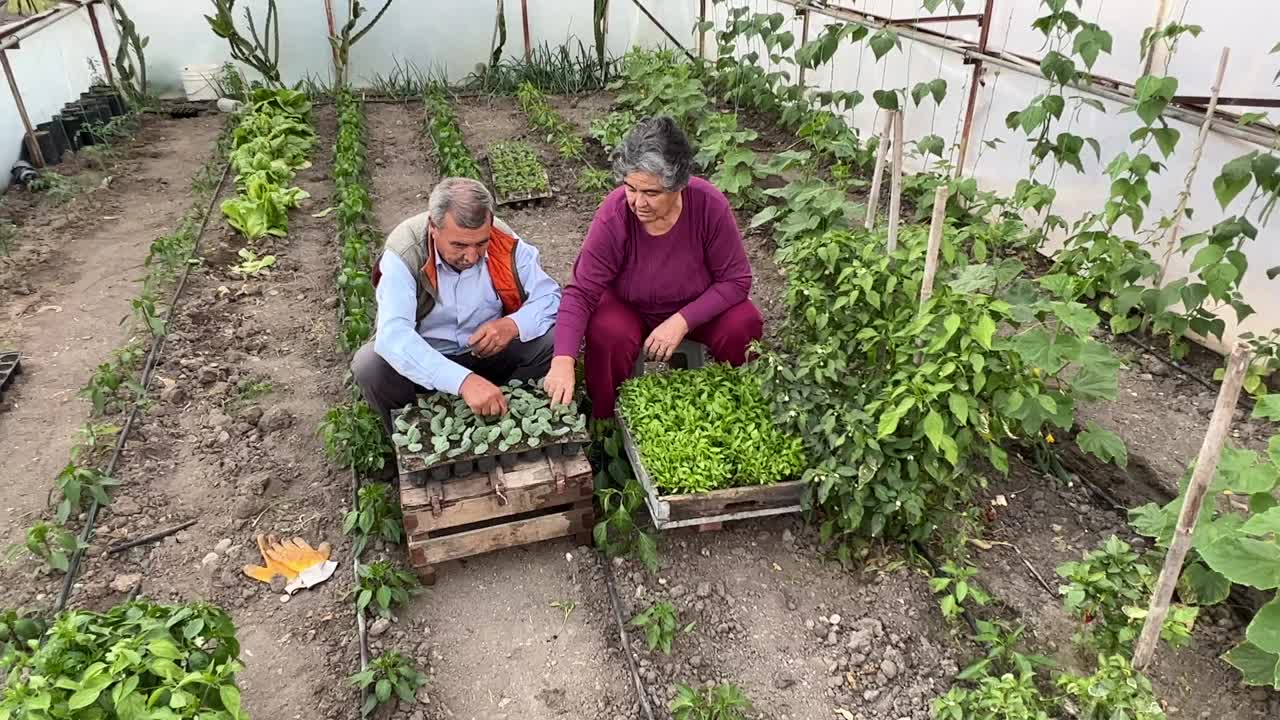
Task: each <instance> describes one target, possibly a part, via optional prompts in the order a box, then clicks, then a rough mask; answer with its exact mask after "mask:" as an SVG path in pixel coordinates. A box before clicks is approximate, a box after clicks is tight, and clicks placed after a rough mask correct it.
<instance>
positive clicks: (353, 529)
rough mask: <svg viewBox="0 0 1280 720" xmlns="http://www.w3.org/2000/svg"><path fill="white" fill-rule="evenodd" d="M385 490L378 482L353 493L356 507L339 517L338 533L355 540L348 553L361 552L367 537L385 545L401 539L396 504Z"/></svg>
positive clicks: (397, 503)
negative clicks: (340, 520)
mask: <svg viewBox="0 0 1280 720" xmlns="http://www.w3.org/2000/svg"><path fill="white" fill-rule="evenodd" d="M389 487H390V486H388V485H386V484H385V483H380V482H372V483H367V484H365V485H363V486H361V488H360V490H359V491H357V492H356V506H355V507H354V508H352V509H351V510H349V511H348V512H347V514H346V515H345V516H344V517H343V518H342V532H343V533H345V534H347V535H351V536H353V537H354V538H355V540H354V543H353V548H352V550H353V552H354V553H355V554H356V555H357V556H359V555H360V553H362V552H364V548H365V546H366V545H368V543H369V538H371V537H380V538H382V539H383V540H385V541H387V542H389V543H399V542H400V540H401V539H402V538H403V537H404V526H403V525H401V523H400V503H399V502H398V501H396V500H395V499H393V498H392V497H389V492H390V490H389Z"/></svg>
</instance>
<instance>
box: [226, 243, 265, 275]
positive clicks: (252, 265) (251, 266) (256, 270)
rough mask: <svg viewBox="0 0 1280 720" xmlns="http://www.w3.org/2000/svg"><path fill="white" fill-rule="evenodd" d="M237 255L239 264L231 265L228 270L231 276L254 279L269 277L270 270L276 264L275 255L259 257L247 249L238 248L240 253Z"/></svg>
mask: <svg viewBox="0 0 1280 720" xmlns="http://www.w3.org/2000/svg"><path fill="white" fill-rule="evenodd" d="M237 255H239V256H240V260H241V262H240V263H239V264H237V265H232V266H231V267H230V268H228V269H229V270H230V271H231V273H232V274H234V275H240V276H242V277H255V278H256V277H263V276H266V275H270V274H271V273H270V268H272V267H274V266H275V264H276V256H275V255H263V256H261V257H259V256H258V254H257V253H255V252H254V251H252V250H250V249H249V248H240V252H239V253H237Z"/></svg>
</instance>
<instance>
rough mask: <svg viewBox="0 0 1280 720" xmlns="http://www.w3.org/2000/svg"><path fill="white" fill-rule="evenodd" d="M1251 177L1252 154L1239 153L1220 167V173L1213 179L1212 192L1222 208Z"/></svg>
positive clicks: (1224, 207) (1237, 193) (1240, 190)
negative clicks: (1238, 155) (1239, 154)
mask: <svg viewBox="0 0 1280 720" xmlns="http://www.w3.org/2000/svg"><path fill="white" fill-rule="evenodd" d="M1252 178H1253V154H1252V153H1250V154H1248V155H1241V156H1240V157H1238V158H1236V159H1234V160H1232V161H1231V162H1229V163H1227V164H1226V165H1224V166H1223V167H1222V173H1221V174H1220V175H1218V177H1216V178H1214V181H1213V193H1214V195H1216V196H1217V198H1218V204H1219V205H1221V206H1222V209H1223V210H1226V209H1227V206H1228V205H1230V204H1231V201H1232V200H1235V199H1236V196H1237V195H1239V194H1240V193H1241V192H1243V191H1244V189H1245V188H1246V187H1248V186H1249V182H1250V181H1251V180H1252Z"/></svg>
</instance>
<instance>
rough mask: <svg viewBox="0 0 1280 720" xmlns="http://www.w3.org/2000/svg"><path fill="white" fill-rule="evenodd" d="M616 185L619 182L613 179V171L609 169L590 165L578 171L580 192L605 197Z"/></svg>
mask: <svg viewBox="0 0 1280 720" xmlns="http://www.w3.org/2000/svg"><path fill="white" fill-rule="evenodd" d="M615 187H617V184H616V183H615V182H614V181H613V173H611V172H609V171H608V170H597V169H595V168H591V167H588V168H583V169H582V171H581V172H579V173H578V192H581V193H587V194H589V195H593V196H599V197H604V196H605V195H606V194H608V193H609V192H610V191H611V190H613V189H614V188H615Z"/></svg>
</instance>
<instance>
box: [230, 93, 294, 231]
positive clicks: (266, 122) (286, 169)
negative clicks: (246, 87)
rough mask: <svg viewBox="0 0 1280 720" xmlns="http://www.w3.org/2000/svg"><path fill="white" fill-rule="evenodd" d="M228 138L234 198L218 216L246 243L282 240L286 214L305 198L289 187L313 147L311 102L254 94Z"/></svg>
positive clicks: (283, 95) (291, 96)
mask: <svg viewBox="0 0 1280 720" xmlns="http://www.w3.org/2000/svg"><path fill="white" fill-rule="evenodd" d="M242 113H243V114H242V115H241V116H240V124H239V126H238V127H237V128H236V129H235V131H234V132H233V133H232V134H231V164H232V167H233V168H234V170H235V172H236V189H237V190H238V191H239V195H238V196H237V197H234V198H231V199H228V200H226V201H224V202H223V203H222V213H223V214H224V215H226V216H227V221H228V222H229V223H230V224H231V226H232V227H234V228H235V229H236V230H238V231H240V233H241V234H242V235H244V237H245V239H246V240H248V241H250V242H253V241H255V240H258V239H259V238H262V237H265V236H267V235H275V236H280V237H283V236H284V235H285V234H286V233H287V232H288V230H289V210H291V209H293V208H295V207H297V206H298V204H299V203H300V202H302V201H303V200H305V199H306V198H307V197H309V195H308V194H307V193H306V191H304V190H302V189H301V188H298V187H289V184H290V183H291V182H292V181H293V177H294V174H295V173H296V172H297V171H298V170H299V169H302V168H305V167H309V166H310V163H309V162H308V161H307V156H308V155H309V154H310V153H311V146H312V145H313V144H314V143H315V137H316V136H315V131H314V130H313V129H312V127H311V102H310V101H309V100H307V97H306V95H305V94H303V93H301V92H299V91H295V90H266V89H260V90H255V91H253V92H252V93H251V94H250V95H249V101H248V103H247V104H246V106H245V108H244V110H243V111H242Z"/></svg>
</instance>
